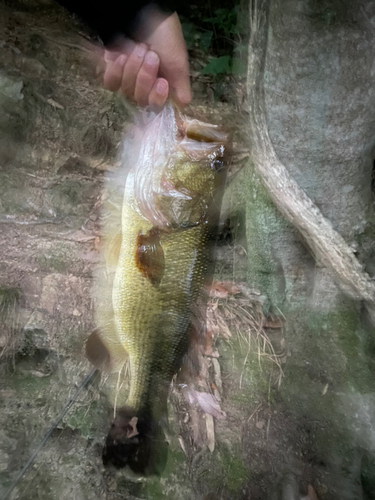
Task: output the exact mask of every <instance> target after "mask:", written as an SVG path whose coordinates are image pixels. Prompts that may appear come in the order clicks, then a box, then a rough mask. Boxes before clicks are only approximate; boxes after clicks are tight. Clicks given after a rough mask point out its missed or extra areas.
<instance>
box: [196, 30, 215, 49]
mask: <svg viewBox="0 0 375 500" xmlns="http://www.w3.org/2000/svg"><path fill="white" fill-rule="evenodd" d="M212 35H213V31H204V32H203V33H201V35H200V37H199V46H200V49H201V50H203V51H204V52H207V50H208V49H209V47H210V45H211V41H212Z"/></svg>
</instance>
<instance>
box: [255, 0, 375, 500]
mask: <svg viewBox="0 0 375 500" xmlns="http://www.w3.org/2000/svg"><path fill="white" fill-rule="evenodd" d="M374 43H375V10H374V7H373V3H372V2H371V1H368V0H362V1H356V2H345V3H343V2H341V3H340V2H338V1H336V0H325V1H318V0H315V1H314V0H312V1H310V2H299V1H297V0H286V1H283V2H281V1H277V0H274V1H269V0H268V1H267V0H263V1H262V0H258V1H256V0H251V2H250V43H249V70H248V97H249V117H250V127H249V131H250V137H249V142H250V145H251V158H252V162H253V166H252V167H251V168H250V169H249V170H250V176H249V182H250V184H249V192H248V198H247V242H248V254H249V280H250V281H251V282H252V283H254V284H256V285H257V286H258V287H259V288H260V289H261V291H262V292H263V293H265V294H267V295H268V297H269V300H270V303H271V306H272V307H273V308H274V309H275V310H278V309H280V310H281V311H282V312H283V313H284V314H285V316H286V318H287V322H286V332H285V333H286V340H287V343H288V349H289V354H290V357H289V359H288V362H287V364H286V368H285V373H286V377H285V380H284V383H283V384H282V387H281V391H280V394H281V396H282V398H283V400H284V402H285V404H287V405H288V407H289V409H290V411H292V412H294V413H298V414H300V415H301V416H303V418H306V417H307V418H308V419H309V418H316V419H317V420H318V421H320V422H322V421H323V420H324V421H325V422H327V421H329V422H330V425H329V426H328V427H326V425H325V424H322V425H321V427H320V431H319V433H318V434H319V436H318V435H317V437H316V443H317V449H316V450H315V451H316V453H317V454H318V455H319V456H320V457H323V458H322V460H324V461H325V463H326V464H327V470H328V469H329V473H330V474H331V482H332V484H333V483H334V482H335V481H336V480H337V482H338V483H340V482H341V484H343V485H344V484H345V485H346V486H345V487H346V488H347V490H348V491H349V490H350V491H353V495H354V496H344V497H343V498H362V491H361V490H360V488H359V487H358V488H357V487H356V486H355V484H357V483H358V477H356V478H354V477H353V478H352V483H353V484H352V486H353V488H354V489H353V490H351V488H352V486H350V487H348V481H349V479H348V478H347V477H346V478H344V477H343V474H344V473H343V462H344V458H343V456H342V455H343V452H342V450H343V448H344V447H345V446H349V447H351V448H352V449H353V450H354V449H358V447H364V448H365V449H366V450H367V451H369V452H371V453H373V452H374V450H375V437H374V436H375V433H374V432H373V430H370V431H369V434H367V438H364V434H363V433H361V432H356V431H355V428H356V429H358V428H359V427H360V426H361V425H362V426H363V425H364V424H363V421H364V419H365V417H364V414H365V413H366V412H368V411H369V412H370V414H371V415H373V416H375V405H373V407H371V405H369V404H367V403H366V405H365V404H364V403H363V398H362V395H364V394H365V393H368V392H369V391H373V390H374V384H373V382H372V379H373V371H372V368H371V367H370V364H371V360H370V359H369V358H368V356H367V354H368V352H369V350H370V349H372V347H371V346H372V345H373V344H372V342H373V341H372V340H369V338H370V337H369V336H370V335H372V336H373V333H374V332H373V327H371V326H370V325H369V324H368V321H367V320H366V321H367V322H366V321H365V320H364V315H363V314H362V305H361V301H363V302H362V303H364V304H365V305H366V307H367V310H368V312H369V313H370V316H369V317H370V318H371V319H372V322H373V325H374V324H375V313H374V311H375V284H374V282H373V281H372V280H371V278H370V277H369V276H368V275H367V274H366V272H365V271H364V270H363V266H362V264H361V263H360V262H359V261H358V260H357V258H356V257H355V255H354V249H355V250H357V251H358V252H359V255H360V256H361V258H362V260H363V261H364V264H366V258H369V257H371V252H372V250H371V244H369V243H368V242H369V241H371V238H373V236H374V235H373V202H372V197H371V187H370V186H371V172H372V167H373V157H374V147H375V129H374V121H373V120H372V117H371V110H372V109H374V104H375V89H374V86H373V83H372V82H373V75H374V74H375V57H374V51H373V46H374ZM271 200H272V202H271ZM276 207H277V209H276ZM280 212H281V214H282V216H281V214H280ZM366 242H367V243H366ZM361 244H363V246H362V247H361ZM366 245H367V248H366ZM306 247H307V248H308V250H307V249H306ZM322 383H323V384H326V385H327V386H328V387H330V404H327V401H324V400H323V399H322V398H321V390H322V389H321V388H320V389H319V387H320V386H321V384H322ZM349 387H351V390H352V391H354V393H356V394H357V395H358V398H357V399H356V402H355V404H354V403H352V399H351V396H350V395H349V393H350V390H349ZM319 391H320V393H319ZM348 401H351V403H350V405H351V406H350V405H349V403H348ZM348 405H349V406H350V408H351V410H350V411H349V412H348V411H347V410H348ZM365 407H366V408H367V409H366V411H365V410H364V408H365ZM369 408H370V409H369ZM343 414H345V418H344V419H343ZM361 422H362V423H361ZM370 427H371V425H370ZM333 435H335V442H334V443H332V436H333ZM369 435H370V436H371V438H369ZM330 439H331V442H330V445H329V447H330V451H329V450H328V449H327V446H326V443H328V442H329V441H330ZM318 442H319V443H320V446H318ZM344 443H345V444H344ZM333 457H334V458H333ZM353 460H354V459H353ZM356 460H357V459H356ZM357 469H358V468H357ZM358 470H360V467H359V469H358ZM327 473H328V472H327ZM358 474H360V472H358ZM344 479H345V480H344ZM349 482H350V481H349ZM331 486H332V485H331ZM348 488H349V489H348ZM354 492H355V493H354ZM328 498H336V497H334V496H331V497H328ZM337 498H338V497H337ZM340 498H341V497H340Z"/></svg>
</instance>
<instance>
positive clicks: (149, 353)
mask: <svg viewBox="0 0 375 500" xmlns="http://www.w3.org/2000/svg"><path fill="white" fill-rule="evenodd" d="M130 136H131V138H132V139H131V141H130V143H129V142H128V143H127V144H128V146H127V147H126V155H127V161H126V162H127V164H128V165H129V164H130V167H129V168H128V173H127V177H126V183H125V187H124V194H123V200H122V206H121V228H120V229H119V230H118V231H117V233H116V234H115V235H114V236H113V237H112V239H111V241H109V242H108V243H107V249H106V251H107V257H106V261H107V263H109V264H110V266H112V269H113V270H114V277H113V282H112V284H111V293H110V302H111V304H110V306H109V308H110V309H111V312H110V314H109V316H111V317H110V319H108V318H106V321H105V323H106V327H104V328H100V327H98V328H97V329H96V330H95V331H94V332H93V333H92V334H91V336H90V337H89V339H88V340H87V342H86V354H87V357H88V359H89V360H90V361H91V362H92V363H93V364H94V365H95V366H97V367H100V368H101V369H102V370H103V371H106V372H108V373H109V374H110V380H111V382H110V386H111V389H110V391H109V400H110V403H111V406H112V407H113V408H114V410H115V418H114V420H113V423H112V425H111V428H110V430H109V433H108V436H107V438H106V441H105V445H104V448H103V453H102V458H103V463H104V465H113V466H115V467H117V468H122V467H126V466H128V467H130V469H131V470H132V471H134V472H136V473H139V474H143V475H150V474H160V473H161V471H162V470H163V467H164V466H165V461H166V456H167V451H165V450H167V443H166V440H165V435H164V430H163V429H165V427H166V425H167V414H168V412H167V401H168V394H169V389H170V385H171V382H172V380H173V377H174V376H175V375H176V373H177V372H178V371H179V370H180V369H181V366H182V364H183V362H184V360H185V359H186V356H187V353H188V350H189V332H191V330H192V329H194V328H197V326H196V323H197V317H199V314H198V313H197V304H198V302H199V301H200V298H201V297H202V294H203V293H204V291H203V290H204V284H205V280H206V279H207V276H208V273H209V269H210V267H212V265H213V260H212V248H213V242H214V241H215V235H216V228H217V224H218V217H219V211H220V201H221V196H222V192H223V188H224V184H225V174H226V170H227V168H226V166H227V151H228V142H229V138H228V134H227V133H226V132H224V131H222V130H221V129H220V128H219V127H217V126H216V125H211V124H208V123H204V122H201V121H199V120H196V119H192V118H188V117H186V116H183V115H182V114H181V113H180V112H179V111H178V109H177V108H176V107H175V106H174V105H173V104H168V105H166V106H165V107H164V109H163V110H162V111H161V112H160V113H159V114H156V115H152V116H151V118H150V117H149V118H148V119H146V121H145V123H143V124H142V125H139V124H138V125H136V126H135V129H134V130H133V131H132V132H131V133H130ZM129 144H130V145H129ZM99 322H100V321H99ZM108 325H109V326H108ZM126 363H128V366H129V368H130V388H129V391H128V392H127V393H126V391H125V390H123V389H122V388H121V387H120V384H119V376H120V375H119V374H120V373H121V370H122V369H123V368H124V366H125V364H126Z"/></svg>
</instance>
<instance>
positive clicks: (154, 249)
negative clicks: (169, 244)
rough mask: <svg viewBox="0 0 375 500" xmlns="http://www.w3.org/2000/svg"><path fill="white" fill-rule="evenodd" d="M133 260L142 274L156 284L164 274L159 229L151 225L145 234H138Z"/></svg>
mask: <svg viewBox="0 0 375 500" xmlns="http://www.w3.org/2000/svg"><path fill="white" fill-rule="evenodd" d="M135 261H136V265H137V268H138V269H139V270H140V271H141V273H142V274H143V276H144V277H145V278H147V279H148V280H149V281H150V282H151V283H152V284H153V285H155V286H158V285H159V284H160V282H161V280H162V278H163V276H164V266H165V262H164V250H163V247H162V246H161V243H160V230H159V229H158V228H157V227H153V228H152V229H150V230H149V231H148V232H147V233H146V234H142V233H141V232H140V233H139V234H138V237H137V243H136V255H135Z"/></svg>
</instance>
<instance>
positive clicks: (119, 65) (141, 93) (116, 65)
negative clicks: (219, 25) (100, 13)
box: [95, 14, 191, 107]
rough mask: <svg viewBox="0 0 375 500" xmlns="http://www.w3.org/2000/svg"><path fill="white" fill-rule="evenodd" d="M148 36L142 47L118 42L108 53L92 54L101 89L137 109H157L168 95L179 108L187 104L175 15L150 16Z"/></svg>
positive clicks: (183, 59)
mask: <svg viewBox="0 0 375 500" xmlns="http://www.w3.org/2000/svg"><path fill="white" fill-rule="evenodd" d="M147 23H148V24H149V25H151V28H152V29H151V30H147V31H151V34H149V35H147V34H146V33H147V32H146V33H145V34H144V36H143V37H142V36H141V39H142V42H143V43H135V42H133V41H130V40H125V39H119V40H118V41H117V42H116V45H114V46H112V47H110V48H109V49H102V50H101V51H100V52H98V51H97V52H96V57H95V58H96V63H97V72H98V73H100V74H101V75H102V80H103V85H104V87H105V88H106V89H108V90H112V91H118V90H121V92H122V93H123V94H124V95H125V96H126V97H128V98H129V99H132V100H134V101H136V102H137V103H138V104H139V105H140V106H146V105H150V106H152V107H161V106H163V104H164V102H165V101H166V99H167V97H168V95H170V96H171V97H172V98H173V99H174V100H175V102H176V103H177V104H178V105H179V106H181V107H183V106H185V105H186V104H188V103H189V102H190V100H191V89H190V81H189V64H188V56H187V50H186V45H185V41H184V38H183V34H182V29H181V24H180V21H179V19H178V16H177V14H172V15H171V16H169V17H167V18H164V17H163V18H162V19H161V18H160V17H158V16H150V17H149V18H146V19H145V20H144V24H147Z"/></svg>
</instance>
